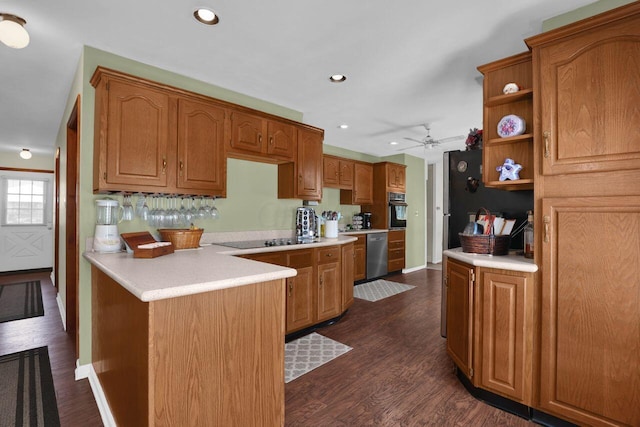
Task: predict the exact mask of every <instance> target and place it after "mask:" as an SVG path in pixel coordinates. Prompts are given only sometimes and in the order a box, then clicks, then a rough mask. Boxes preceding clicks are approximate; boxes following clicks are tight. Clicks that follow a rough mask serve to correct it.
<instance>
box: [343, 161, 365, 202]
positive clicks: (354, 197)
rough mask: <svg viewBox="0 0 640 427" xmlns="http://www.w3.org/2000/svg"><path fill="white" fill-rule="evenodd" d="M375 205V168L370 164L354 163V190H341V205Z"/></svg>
mask: <svg viewBox="0 0 640 427" xmlns="http://www.w3.org/2000/svg"><path fill="white" fill-rule="evenodd" d="M370 203H373V166H372V165H371V164H370V163H364V162H356V161H354V163H353V189H352V190H340V204H343V205H365V204H370Z"/></svg>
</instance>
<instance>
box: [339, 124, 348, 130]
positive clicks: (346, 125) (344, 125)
mask: <svg viewBox="0 0 640 427" xmlns="http://www.w3.org/2000/svg"><path fill="white" fill-rule="evenodd" d="M338 127H339V128H340V129H348V128H349V125H348V124H341V125H340V126H338Z"/></svg>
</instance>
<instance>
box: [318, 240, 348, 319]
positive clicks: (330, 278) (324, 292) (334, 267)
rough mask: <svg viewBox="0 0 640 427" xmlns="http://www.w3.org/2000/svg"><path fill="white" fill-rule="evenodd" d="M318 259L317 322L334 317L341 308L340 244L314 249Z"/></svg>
mask: <svg viewBox="0 0 640 427" xmlns="http://www.w3.org/2000/svg"><path fill="white" fill-rule="evenodd" d="M316 252H317V260H318V282H317V283H318V288H317V289H318V294H317V295H318V299H317V304H316V307H317V316H316V320H317V321H318V322H323V321H325V320H329V319H331V318H333V317H336V316H338V315H339V314H340V312H341V309H342V272H341V271H340V258H341V251H340V246H329V247H323V248H318V249H316Z"/></svg>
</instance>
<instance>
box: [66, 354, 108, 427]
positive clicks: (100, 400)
mask: <svg viewBox="0 0 640 427" xmlns="http://www.w3.org/2000/svg"><path fill="white" fill-rule="evenodd" d="M75 376H76V381H77V380H79V379H84V378H88V379H89V385H90V386H91V391H92V392H93V397H94V398H95V400H96V405H98V411H99V412H100V417H101V418H102V423H103V424H104V425H105V427H116V420H115V419H114V418H113V415H112V414H111V409H110V408H109V403H107V398H106V396H105V395H104V391H103V390H102V386H101V385H100V380H99V379H98V375H97V374H96V371H95V370H94V369H93V365H92V364H88V365H80V361H79V360H77V361H76V373H75Z"/></svg>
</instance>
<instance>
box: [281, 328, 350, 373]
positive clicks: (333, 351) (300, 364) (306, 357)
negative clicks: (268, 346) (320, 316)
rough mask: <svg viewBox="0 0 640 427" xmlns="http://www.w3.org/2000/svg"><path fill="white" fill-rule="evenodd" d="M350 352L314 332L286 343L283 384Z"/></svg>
mask: <svg viewBox="0 0 640 427" xmlns="http://www.w3.org/2000/svg"><path fill="white" fill-rule="evenodd" d="M351 350H353V349H352V348H351V347H349V346H347V345H344V344H341V343H339V342H338V341H334V340H332V339H331V338H327V337H324V336H322V335H320V334H317V333H315V332H313V333H311V334H309V335H305V336H304V337H301V338H298V339H296V340H293V341H291V342H288V343H286V344H285V346H284V382H285V383H288V382H290V381H293V380H295V379H296V378H298V377H299V376H301V375H304V374H306V373H307V372H310V371H312V370H314V369H315V368H317V367H318V366H321V365H324V364H325V363H327V362H329V361H331V360H333V359H335V358H336V357H338V356H341V355H343V354H345V353H346V352H348V351H351Z"/></svg>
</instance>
